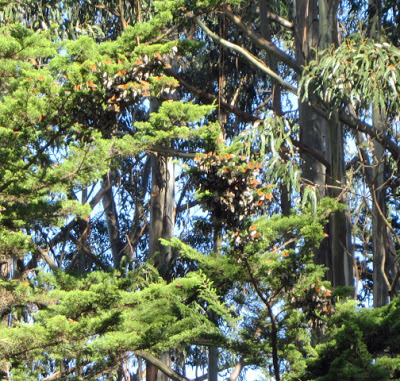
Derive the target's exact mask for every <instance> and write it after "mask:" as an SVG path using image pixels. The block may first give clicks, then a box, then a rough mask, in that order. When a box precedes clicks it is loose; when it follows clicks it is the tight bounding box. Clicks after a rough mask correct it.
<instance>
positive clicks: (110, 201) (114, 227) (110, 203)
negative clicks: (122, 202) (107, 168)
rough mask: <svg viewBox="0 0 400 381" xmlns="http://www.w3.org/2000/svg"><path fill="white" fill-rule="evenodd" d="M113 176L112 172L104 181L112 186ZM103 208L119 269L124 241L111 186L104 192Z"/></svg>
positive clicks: (113, 254)
mask: <svg viewBox="0 0 400 381" xmlns="http://www.w3.org/2000/svg"><path fill="white" fill-rule="evenodd" d="M111 176H112V173H111V172H110V173H109V174H108V175H107V176H106V178H105V179H104V181H106V182H108V183H110V184H111V183H112V179H111ZM103 208H104V213H105V215H106V220H107V231H108V237H109V240H110V246H111V253H112V258H113V263H114V268H115V269H119V267H120V264H121V255H122V248H123V247H122V241H121V239H120V234H119V224H118V214H117V208H116V206H115V200H114V195H113V191H112V187H111V186H110V187H109V188H108V189H107V190H106V191H105V192H104V196H103Z"/></svg>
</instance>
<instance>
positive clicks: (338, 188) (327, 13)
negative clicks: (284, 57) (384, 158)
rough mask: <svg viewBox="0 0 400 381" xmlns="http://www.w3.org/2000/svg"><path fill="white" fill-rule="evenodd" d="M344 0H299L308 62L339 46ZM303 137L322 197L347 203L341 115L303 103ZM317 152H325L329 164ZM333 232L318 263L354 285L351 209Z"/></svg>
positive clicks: (335, 281) (333, 222)
mask: <svg viewBox="0 0 400 381" xmlns="http://www.w3.org/2000/svg"><path fill="white" fill-rule="evenodd" d="M337 10H338V1H327V0H321V1H319V2H318V1H316V0H299V1H297V2H296V26H297V58H298V63H299V65H304V64H305V63H307V62H308V61H309V60H312V59H313V58H314V51H313V49H316V48H319V49H325V48H328V47H329V46H330V45H331V44H335V45H338V31H337V20H336V15H337ZM299 119H300V140H301V143H302V146H304V147H306V148H307V151H309V153H303V154H302V173H303V178H304V179H305V181H306V183H308V184H309V185H310V186H312V187H315V189H316V191H317V193H318V196H319V198H322V197H325V196H330V197H334V198H336V199H338V201H340V202H342V203H346V199H345V197H344V195H343V194H342V188H343V186H344V185H345V170H344V142H343V133H342V126H341V125H340V123H339V122H338V118H337V117H335V116H333V117H332V118H331V119H330V120H326V119H323V118H322V117H320V116H319V115H317V114H316V113H314V112H313V111H312V109H311V108H310V106H309V105H308V104H307V103H304V102H301V101H300V102H299ZM317 157H322V158H323V159H324V161H325V163H328V165H325V164H323V163H322V162H321V161H320V160H318V159H317ZM326 231H327V232H328V237H327V238H325V239H324V240H323V242H322V243H321V246H320V248H319V249H318V250H316V251H315V262H316V263H317V264H321V265H324V266H326V267H328V271H327V275H326V276H327V279H328V280H329V281H331V283H332V285H333V286H349V285H353V255H352V245H351V239H350V232H351V229H350V223H349V219H348V217H347V212H346V211H339V212H336V213H334V214H333V215H332V216H331V218H330V223H329V225H328V226H327V227H326Z"/></svg>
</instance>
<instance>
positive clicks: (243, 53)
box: [194, 17, 297, 95]
mask: <svg viewBox="0 0 400 381" xmlns="http://www.w3.org/2000/svg"><path fill="white" fill-rule="evenodd" d="M194 21H195V23H196V24H197V25H198V26H199V27H200V28H201V29H203V31H204V32H205V33H206V34H207V35H208V36H209V37H211V39H212V40H214V41H215V42H216V43H218V44H220V45H222V46H224V47H225V48H227V49H229V50H232V51H235V52H236V53H238V54H240V55H241V56H242V57H243V58H245V59H246V60H247V61H248V62H250V63H251V64H252V65H253V66H255V67H256V68H258V69H259V70H261V71H262V72H263V73H265V74H267V75H269V76H270V77H271V78H273V79H274V80H275V81H276V82H277V83H279V84H280V85H281V86H282V87H284V88H285V89H287V90H289V91H290V92H291V93H293V94H295V95H297V89H296V88H295V87H294V86H292V85H291V84H290V83H288V82H286V81H284V80H283V79H282V78H281V77H280V76H279V75H278V74H277V73H275V72H274V71H273V70H271V69H270V68H269V67H268V66H267V65H265V63H264V62H262V61H261V60H260V59H258V58H257V57H255V56H253V55H252V54H251V53H250V52H249V51H247V50H246V49H244V48H242V47H241V46H239V45H236V44H233V43H232V42H229V41H227V40H225V39H223V38H221V37H219V36H218V35H217V34H215V33H214V32H212V31H211V30H210V29H209V28H208V27H207V26H206V25H205V24H204V23H203V22H202V21H201V20H200V19H199V18H198V17H195V18H194Z"/></svg>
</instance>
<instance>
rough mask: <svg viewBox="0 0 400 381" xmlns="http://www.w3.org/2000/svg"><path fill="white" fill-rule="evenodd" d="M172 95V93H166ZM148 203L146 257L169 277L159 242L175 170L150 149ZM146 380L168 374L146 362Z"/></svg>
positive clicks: (169, 223) (166, 253) (170, 217)
mask: <svg viewBox="0 0 400 381" xmlns="http://www.w3.org/2000/svg"><path fill="white" fill-rule="evenodd" d="M169 95H170V96H171V95H172V97H174V94H169ZM159 105H160V103H159V101H158V100H156V99H152V101H151V105H150V112H156V111H157V110H158V108H159ZM150 160H151V172H152V185H151V205H150V237H149V253H148V257H149V258H150V259H151V260H152V261H153V263H154V266H155V267H156V268H157V270H158V272H159V273H160V275H161V276H162V277H163V278H164V279H165V280H166V281H170V280H171V279H172V275H173V269H172V266H173V261H174V255H173V251H172V248H171V247H166V246H164V245H162V244H161V243H160V242H159V240H160V238H164V239H169V238H171V237H172V236H173V234H174V228H175V173H174V163H173V161H172V158H171V157H168V156H162V155H159V154H156V153H152V154H151V157H150ZM160 360H161V361H163V362H164V363H165V364H166V365H169V363H170V356H169V353H166V352H165V353H162V354H161V355H160ZM146 369H147V370H146V381H167V380H168V377H167V376H165V375H164V374H162V373H161V372H158V369H157V368H156V367H155V366H154V365H152V364H150V363H147V366H146Z"/></svg>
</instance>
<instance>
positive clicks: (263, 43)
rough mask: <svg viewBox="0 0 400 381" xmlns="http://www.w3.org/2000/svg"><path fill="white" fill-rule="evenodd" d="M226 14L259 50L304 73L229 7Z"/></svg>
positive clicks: (296, 64) (291, 59)
mask: <svg viewBox="0 0 400 381" xmlns="http://www.w3.org/2000/svg"><path fill="white" fill-rule="evenodd" d="M223 12H224V14H225V15H226V16H227V17H228V19H229V20H231V21H232V22H233V23H234V24H235V25H236V26H237V27H238V28H239V29H240V30H241V31H242V32H243V33H244V34H245V35H246V36H247V37H248V38H249V39H250V40H251V41H253V42H254V43H255V44H256V45H257V46H258V47H259V48H261V49H263V50H266V51H267V52H269V53H271V54H272V55H274V56H275V57H276V58H277V59H278V60H280V61H282V62H284V63H285V64H286V65H288V66H289V67H291V68H292V69H293V70H295V71H296V72H297V73H299V74H300V73H301V72H302V68H301V66H300V65H299V64H298V63H297V62H296V61H295V60H294V59H293V58H292V57H291V56H289V54H286V53H285V52H284V51H282V50H280V49H279V48H277V47H276V46H275V44H273V43H272V42H270V41H268V40H266V39H265V38H263V37H262V36H261V35H260V34H258V33H256V32H254V31H253V30H252V29H251V28H249V27H248V26H246V25H245V24H243V22H242V19H241V18H240V17H239V16H237V15H235V14H234V13H233V12H232V11H231V10H230V9H229V8H228V7H225V8H224V10H223Z"/></svg>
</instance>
